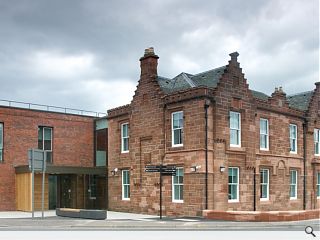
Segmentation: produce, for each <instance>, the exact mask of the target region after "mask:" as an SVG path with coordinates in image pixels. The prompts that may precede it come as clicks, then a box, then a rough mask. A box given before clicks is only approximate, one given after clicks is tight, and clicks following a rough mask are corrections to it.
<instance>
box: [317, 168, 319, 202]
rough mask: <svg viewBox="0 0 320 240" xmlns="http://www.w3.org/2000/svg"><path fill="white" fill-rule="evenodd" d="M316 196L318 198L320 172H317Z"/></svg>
mask: <svg viewBox="0 0 320 240" xmlns="http://www.w3.org/2000/svg"><path fill="white" fill-rule="evenodd" d="M317 198H320V172H318V173H317Z"/></svg>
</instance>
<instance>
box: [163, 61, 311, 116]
mask: <svg viewBox="0 0 320 240" xmlns="http://www.w3.org/2000/svg"><path fill="white" fill-rule="evenodd" d="M225 69H226V66H222V67H219V68H215V69H212V70H209V71H206V72H202V73H198V74H195V75H192V74H189V73H184V72H182V73H180V74H179V75H177V76H176V77H174V78H173V79H170V78H165V77H160V76H158V78H157V80H158V83H159V85H160V88H161V89H162V91H163V92H164V93H165V94H169V93H173V92H177V91H180V90H186V89H190V88H193V87H199V86H205V87H210V88H215V87H216V86H217V84H218V82H219V80H220V78H221V76H222V74H223V73H224V70H225ZM250 91H251V92H252V95H253V97H255V98H257V99H261V100H264V101H267V100H268V98H269V96H268V95H267V94H265V93H262V92H258V91H255V90H250ZM312 93H313V91H309V92H303V93H298V94H294V95H289V96H287V100H288V102H289V107H291V108H294V109H298V110H302V111H306V110H307V109H308V106H309V102H310V99H311V96H312Z"/></svg>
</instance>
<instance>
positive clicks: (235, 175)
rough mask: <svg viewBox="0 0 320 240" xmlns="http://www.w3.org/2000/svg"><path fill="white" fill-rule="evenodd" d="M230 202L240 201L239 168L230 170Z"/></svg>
mask: <svg viewBox="0 0 320 240" xmlns="http://www.w3.org/2000/svg"><path fill="white" fill-rule="evenodd" d="M228 201H229V202H238V201H239V168H237V167H229V168H228Z"/></svg>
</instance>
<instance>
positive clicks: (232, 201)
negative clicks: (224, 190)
mask: <svg viewBox="0 0 320 240" xmlns="http://www.w3.org/2000/svg"><path fill="white" fill-rule="evenodd" d="M229 169H236V170H237V182H236V183H230V182H229ZM239 180H240V170H239V167H229V168H228V202H229V203H234V202H239V192H240V191H239V188H240V185H239ZM231 185H235V186H237V198H236V199H229V186H231Z"/></svg>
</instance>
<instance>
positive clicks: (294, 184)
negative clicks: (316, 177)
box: [290, 170, 298, 199]
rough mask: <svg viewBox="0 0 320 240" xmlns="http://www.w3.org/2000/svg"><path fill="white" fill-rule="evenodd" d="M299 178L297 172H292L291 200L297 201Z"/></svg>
mask: <svg viewBox="0 0 320 240" xmlns="http://www.w3.org/2000/svg"><path fill="white" fill-rule="evenodd" d="M297 187H298V178H297V171H296V170H290V199H297Z"/></svg>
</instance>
